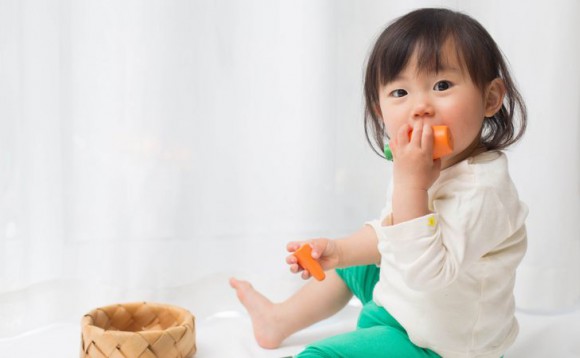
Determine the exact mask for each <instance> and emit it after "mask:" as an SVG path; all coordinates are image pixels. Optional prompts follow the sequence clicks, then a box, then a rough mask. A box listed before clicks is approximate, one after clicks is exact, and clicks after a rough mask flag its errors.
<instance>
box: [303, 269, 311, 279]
mask: <svg viewBox="0 0 580 358" xmlns="http://www.w3.org/2000/svg"><path fill="white" fill-rule="evenodd" d="M302 278H303V279H305V280H308V279H309V278H310V272H308V270H304V271H302Z"/></svg>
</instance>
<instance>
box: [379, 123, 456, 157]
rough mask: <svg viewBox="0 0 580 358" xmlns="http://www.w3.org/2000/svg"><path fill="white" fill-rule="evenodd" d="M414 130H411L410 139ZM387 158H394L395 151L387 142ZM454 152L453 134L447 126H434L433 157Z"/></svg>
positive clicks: (385, 150)
mask: <svg viewBox="0 0 580 358" xmlns="http://www.w3.org/2000/svg"><path fill="white" fill-rule="evenodd" d="M412 135H413V131H410V132H409V139H411V136H412ZM384 152H385V158H387V160H393V152H392V151H391V147H390V146H389V143H385V149H384ZM452 152H453V136H452V135H451V131H450V130H449V127H447V126H433V159H439V158H442V157H444V156H446V155H449V154H451V153H452Z"/></svg>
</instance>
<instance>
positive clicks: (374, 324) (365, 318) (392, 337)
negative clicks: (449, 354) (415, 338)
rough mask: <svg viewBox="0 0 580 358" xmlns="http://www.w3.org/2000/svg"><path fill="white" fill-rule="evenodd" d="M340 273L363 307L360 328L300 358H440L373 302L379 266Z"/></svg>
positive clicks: (316, 345)
mask: <svg viewBox="0 0 580 358" xmlns="http://www.w3.org/2000/svg"><path fill="white" fill-rule="evenodd" d="M336 273H338V275H339V276H340V277H341V278H342V279H343V280H344V282H345V283H346V285H347V286H348V288H349V289H350V290H351V291H352V293H353V294H354V295H355V296H356V297H358V298H359V299H360V300H361V302H362V304H363V308H362V310H361V313H360V316H359V319H358V323H357V328H356V330H355V331H353V332H349V333H344V334H340V335H337V336H334V337H330V338H326V339H323V340H321V341H318V342H315V343H313V344H311V345H309V346H307V347H306V348H305V349H304V351H302V352H301V353H300V354H298V356H297V358H309V357H325V358H343V357H344V358H359V357H360V358H374V357H377V358H379V357H380V358H385V357H389V358H418V357H421V358H427V357H431V358H432V357H439V355H437V354H436V353H435V352H433V351H431V350H429V349H425V348H421V347H418V346H416V345H414V344H413V343H412V342H411V341H410V340H409V336H408V335H407V332H406V331H405V329H404V328H403V327H402V326H401V325H400V324H399V322H397V320H395V319H394V318H393V316H391V315H390V314H389V312H387V311H386V310H385V309H384V308H383V307H379V306H377V305H376V303H374V302H373V300H372V298H373V289H374V287H375V284H376V283H377V282H378V280H379V268H378V267H377V266H375V265H370V266H356V267H349V268H346V269H337V270H336Z"/></svg>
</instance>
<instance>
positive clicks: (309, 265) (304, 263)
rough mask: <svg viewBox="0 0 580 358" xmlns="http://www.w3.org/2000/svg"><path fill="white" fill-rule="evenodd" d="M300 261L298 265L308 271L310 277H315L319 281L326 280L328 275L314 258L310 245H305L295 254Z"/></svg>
mask: <svg viewBox="0 0 580 358" xmlns="http://www.w3.org/2000/svg"><path fill="white" fill-rule="evenodd" d="M293 255H294V256H296V258H297V259H298V265H300V266H301V267H302V268H303V269H305V270H308V272H310V275H312V276H314V278H316V279H317V280H318V281H322V280H324V278H325V277H326V275H325V274H324V270H323V269H322V266H320V263H318V261H316V260H315V259H314V258H313V257H312V247H311V246H310V245H309V244H304V245H302V246H300V248H299V249H298V250H296V251H294V253H293Z"/></svg>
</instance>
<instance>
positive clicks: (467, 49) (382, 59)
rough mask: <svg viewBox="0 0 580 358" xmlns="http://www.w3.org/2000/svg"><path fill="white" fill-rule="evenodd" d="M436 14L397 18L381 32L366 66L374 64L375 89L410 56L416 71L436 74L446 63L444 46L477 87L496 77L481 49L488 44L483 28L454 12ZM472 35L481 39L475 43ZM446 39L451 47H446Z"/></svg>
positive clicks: (388, 78) (403, 66)
mask: <svg viewBox="0 0 580 358" xmlns="http://www.w3.org/2000/svg"><path fill="white" fill-rule="evenodd" d="M435 11H437V10H435ZM436 15H437V16H433V14H432V13H431V14H427V13H416V14H415V16H408V17H405V18H403V19H401V21H398V22H397V23H396V24H395V25H393V26H392V27H391V28H390V31H385V32H384V33H383V34H382V35H381V37H380V38H379V39H378V41H377V43H378V44H381V45H380V46H377V47H376V48H375V52H374V53H373V54H372V57H371V58H370V59H369V60H370V61H369V65H370V66H371V67H372V66H374V67H375V68H374V70H372V71H373V72H374V74H375V75H376V76H375V77H374V78H375V80H376V81H378V83H375V85H376V86H377V87H376V88H379V87H381V86H384V85H385V84H387V83H389V82H391V81H392V80H393V79H394V78H395V77H397V76H398V75H399V74H400V73H401V71H403V70H404V69H405V67H406V66H407V65H408V64H409V62H410V61H411V59H412V58H413V57H414V58H416V60H417V63H416V66H417V71H418V72H424V73H437V72H439V71H441V70H442V69H445V68H446V65H447V63H448V62H449V59H448V58H446V56H445V53H444V51H443V50H444V49H445V48H452V49H454V51H455V56H456V58H457V61H458V63H459V64H460V66H461V68H462V70H466V72H467V73H468V74H469V76H470V77H471V80H472V81H473V82H474V83H475V84H476V85H477V86H478V87H479V88H481V89H482V88H483V86H484V84H485V83H487V82H488V81H490V80H492V79H493V78H495V77H498V75H499V74H498V73H497V72H496V70H495V67H494V66H493V62H492V61H488V60H487V59H488V58H489V52H488V53H487V54H486V52H487V51H483V50H482V49H485V48H486V47H488V45H489V44H488V43H486V42H488V41H486V40H485V38H486V35H487V33H485V34H483V33H482V31H483V32H485V30H483V29H482V28H481V26H480V25H479V24H476V23H473V24H472V23H469V22H465V21H464V19H463V18H458V16H457V14H454V13H449V12H447V11H441V12H440V13H438V14H436ZM474 35H475V36H474ZM474 37H475V38H478V39H481V40H482V41H481V42H480V43H479V44H477V45H476V44H474V43H473V38H474ZM447 42H450V43H451V45H452V46H450V47H447V46H446V44H447ZM490 52H492V51H490Z"/></svg>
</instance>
